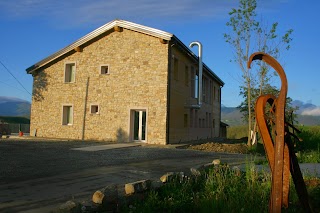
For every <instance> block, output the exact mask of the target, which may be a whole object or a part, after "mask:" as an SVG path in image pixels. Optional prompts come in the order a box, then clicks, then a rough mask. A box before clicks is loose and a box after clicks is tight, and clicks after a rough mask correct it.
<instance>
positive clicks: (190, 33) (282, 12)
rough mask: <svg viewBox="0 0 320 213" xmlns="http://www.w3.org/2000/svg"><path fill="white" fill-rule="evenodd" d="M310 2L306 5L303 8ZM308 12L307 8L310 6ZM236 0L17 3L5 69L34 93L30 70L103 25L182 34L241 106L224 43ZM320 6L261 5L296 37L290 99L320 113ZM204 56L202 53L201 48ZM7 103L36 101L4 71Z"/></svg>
mask: <svg viewBox="0 0 320 213" xmlns="http://www.w3.org/2000/svg"><path fill="white" fill-rule="evenodd" d="M302 2H303V3H302ZM302 4H303V5H302ZM237 5H238V1H236V0H170V1H169V0H162V1H158V0H135V1H131V0H108V1H106V0H94V1H93V0H69V1H60V0H12V1H5V0H1V1H0V26H1V30H0V47H1V51H0V61H1V62H2V63H3V64H4V65H5V66H6V67H7V68H8V69H9V70H10V71H11V72H12V74H13V75H14V76H15V77H16V78H17V79H18V80H19V81H20V82H21V83H22V84H23V86H24V87H25V88H26V89H27V90H28V91H29V93H31V91H32V76H31V75H27V74H26V72H25V69H26V68H28V67H29V66H31V65H33V64H34V63H36V62H38V61H40V60H41V59H43V58H45V57H47V56H49V55H51V54H52V53H54V52H56V51H58V50H59V49H61V48H63V47H65V46H67V45H69V44H70V43H72V42H74V41H75V40H77V39H79V38H80V37H82V36H84V35H86V34H87V33H89V32H91V31H92V30H95V29H96V28H98V27H100V26H101V25H103V24H105V23H107V22H109V21H111V20H113V19H116V18H119V19H124V20H128V21H132V22H136V23H138V24H142V25H146V26H149V27H153V28H157V29H161V30H164V31H167V32H170V33H173V34H175V35H176V36H177V37H178V38H179V39H180V40H181V41H182V42H183V43H185V44H186V45H189V43H190V42H192V41H195V40H198V41H200V42H201V43H202V44H203V61H204V62H205V63H206V64H207V65H208V66H209V67H210V68H211V69H212V70H213V71H214V72H215V73H216V74H217V75H218V76H219V77H220V78H221V79H222V80H223V81H224V82H225V86H224V87H223V89H222V104H224V105H225V106H230V107H231V106H237V105H239V104H240V102H241V101H242V98H241V97H239V85H240V84H241V82H240V78H239V76H241V71H240V69H239V68H238V65H237V64H235V63H233V62H230V60H231V59H233V56H234V54H233V52H232V49H231V47H230V46H229V45H228V44H227V43H226V42H225V41H224V38H223V34H224V33H225V32H228V30H229V29H228V28H227V27H226V22H227V21H228V19H229V15H228V12H229V11H230V10H231V8H233V7H237ZM319 9H320V1H318V0H308V1H298V0H268V1H258V9H257V13H258V16H259V17H260V16H261V17H262V18H263V20H264V22H265V23H267V24H269V25H271V24H272V23H273V22H278V23H279V26H278V27H279V30H280V31H279V32H284V31H285V30H288V29H293V30H294V32H293V34H292V38H293V41H292V42H291V49H290V50H289V51H287V52H284V53H283V54H282V57H281V59H280V63H281V64H282V65H283V67H284V69H285V71H286V73H287V78H288V83H289V92H288V95H289V96H290V97H291V98H292V99H293V100H301V101H303V102H305V103H312V104H315V105H317V106H320V87H319V84H320V83H319V81H320V70H319V69H320V68H319V62H318V60H319V59H318V58H316V57H317V55H318V54H317V53H318V51H319V50H320V42H319V35H320V27H319V24H318V23H317V21H318V20H319V17H318V13H319ZM194 51H195V52H197V49H196V48H194ZM0 96H12V97H18V98H21V99H25V100H28V101H31V96H30V94H28V93H27V92H26V91H25V90H24V89H23V88H22V87H21V86H20V85H19V84H18V83H17V81H16V80H15V79H14V78H13V77H12V76H11V75H10V74H9V73H8V72H7V71H6V70H5V68H4V67H3V66H1V65H0Z"/></svg>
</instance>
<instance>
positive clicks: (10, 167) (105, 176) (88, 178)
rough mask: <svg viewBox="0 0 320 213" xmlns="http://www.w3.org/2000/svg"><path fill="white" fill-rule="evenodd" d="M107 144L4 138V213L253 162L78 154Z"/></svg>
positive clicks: (0, 147)
mask: <svg viewBox="0 0 320 213" xmlns="http://www.w3.org/2000/svg"><path fill="white" fill-rule="evenodd" d="M101 145H110V143H103V142H96V143H95V142H74V141H72V142H71V141H35V140H32V141H27V140H19V141H15V140H12V139H10V140H7V139H5V140H3V139H2V140H0V212H28V211H29V212H37V211H38V212H46V211H48V212H49V210H48V209H50V208H52V207H53V206H57V204H58V203H61V202H64V201H65V200H66V199H70V198H71V197H84V196H87V197H90V196H91V195H92V193H93V192H94V191H95V190H96V189H99V188H102V187H104V186H106V185H108V184H113V183H117V184H120V183H123V184H124V183H126V182H130V181H137V180H141V179H146V178H149V179H156V178H159V177H160V176H161V174H164V173H165V172H170V171H188V170H189V169H190V167H192V166H196V165H202V164H205V163H209V162H211V161H212V160H213V159H217V158H218V159H221V161H222V162H225V163H235V162H240V161H241V162H244V161H246V158H247V156H246V155H239V154H226V153H209V152H201V151H195V150H186V149H175V148H168V146H148V145H146V146H135V147H126V148H118V149H105V150H100V151H80V150H75V148H80V147H87V146H101ZM22 204H23V205H22ZM37 209H38V210H37Z"/></svg>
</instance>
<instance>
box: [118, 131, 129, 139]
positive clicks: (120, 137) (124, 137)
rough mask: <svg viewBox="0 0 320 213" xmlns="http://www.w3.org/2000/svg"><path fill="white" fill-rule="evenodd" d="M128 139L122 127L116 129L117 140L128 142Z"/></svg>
mask: <svg viewBox="0 0 320 213" xmlns="http://www.w3.org/2000/svg"><path fill="white" fill-rule="evenodd" d="M128 141H129V135H128V133H127V132H126V131H124V130H123V129H122V128H119V129H118V130H117V142H128Z"/></svg>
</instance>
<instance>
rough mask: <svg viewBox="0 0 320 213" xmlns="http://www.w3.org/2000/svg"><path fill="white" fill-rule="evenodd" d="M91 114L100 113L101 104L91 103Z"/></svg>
mask: <svg viewBox="0 0 320 213" xmlns="http://www.w3.org/2000/svg"><path fill="white" fill-rule="evenodd" d="M90 113H91V114H99V105H91V106H90Z"/></svg>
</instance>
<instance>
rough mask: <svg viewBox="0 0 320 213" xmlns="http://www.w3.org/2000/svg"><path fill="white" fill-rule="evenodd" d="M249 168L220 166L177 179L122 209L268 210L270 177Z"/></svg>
mask: <svg viewBox="0 0 320 213" xmlns="http://www.w3.org/2000/svg"><path fill="white" fill-rule="evenodd" d="M248 168H249V167H248ZM252 168H253V167H252ZM247 170H248V172H246V173H243V172H240V171H239V170H234V169H231V168H230V167H228V166H220V167H217V168H214V169H212V170H209V172H208V173H205V174H202V176H200V177H195V178H186V179H183V180H181V179H176V180H174V181H172V182H170V183H167V184H165V185H164V186H163V187H161V188H160V189H159V190H157V191H151V192H149V193H148V195H147V197H146V199H145V200H144V201H143V202H137V203H135V204H133V205H132V206H131V208H126V209H123V211H124V212H126V211H127V212H257V210H259V212H268V203H269V194H270V186H271V185H270V177H269V175H268V174H267V173H266V174H261V173H260V174H259V173H258V172H257V171H256V170H254V169H251V170H250V169H247Z"/></svg>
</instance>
